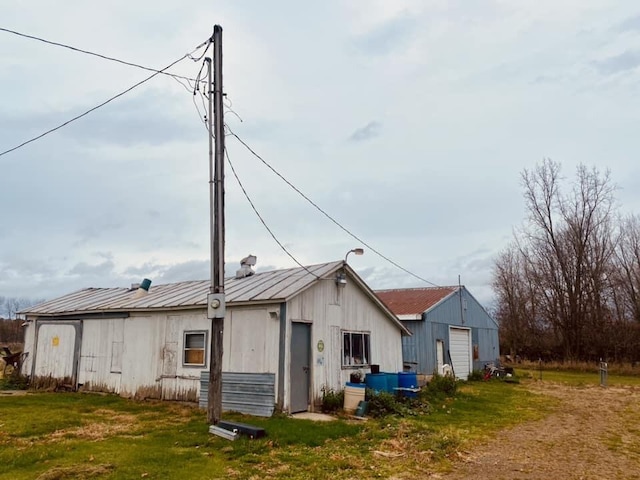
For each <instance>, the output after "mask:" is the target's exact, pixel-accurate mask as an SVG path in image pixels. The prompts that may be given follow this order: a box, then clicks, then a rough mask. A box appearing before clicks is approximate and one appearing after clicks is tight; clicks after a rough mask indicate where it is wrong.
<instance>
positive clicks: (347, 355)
mask: <svg viewBox="0 0 640 480" xmlns="http://www.w3.org/2000/svg"><path fill="white" fill-rule="evenodd" d="M369 352H370V349H369V334H368V333H364V332H342V365H343V366H345V367H360V366H365V365H369V364H370V363H371V358H370V355H369Z"/></svg>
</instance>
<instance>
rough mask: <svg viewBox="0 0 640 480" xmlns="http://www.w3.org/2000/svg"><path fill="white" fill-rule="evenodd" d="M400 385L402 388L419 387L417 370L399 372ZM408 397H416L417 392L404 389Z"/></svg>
mask: <svg viewBox="0 0 640 480" xmlns="http://www.w3.org/2000/svg"><path fill="white" fill-rule="evenodd" d="M398 386H399V387H400V388H418V375H416V373H415V372H398ZM404 395H405V396H406V397H415V396H416V395H417V393H416V392H407V391H404Z"/></svg>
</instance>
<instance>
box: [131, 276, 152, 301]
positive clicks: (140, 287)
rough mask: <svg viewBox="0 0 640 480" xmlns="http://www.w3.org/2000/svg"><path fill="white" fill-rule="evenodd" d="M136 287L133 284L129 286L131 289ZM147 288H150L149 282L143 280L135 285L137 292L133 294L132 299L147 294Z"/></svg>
mask: <svg viewBox="0 0 640 480" xmlns="http://www.w3.org/2000/svg"><path fill="white" fill-rule="evenodd" d="M134 285H136V284H135V283H132V284H131V288H133V287H134ZM149 288H151V280H149V279H148V278H145V279H144V280H142V282H141V283H139V284H137V290H136V291H135V293H134V294H133V298H141V297H144V296H145V295H147V294H148V293H149Z"/></svg>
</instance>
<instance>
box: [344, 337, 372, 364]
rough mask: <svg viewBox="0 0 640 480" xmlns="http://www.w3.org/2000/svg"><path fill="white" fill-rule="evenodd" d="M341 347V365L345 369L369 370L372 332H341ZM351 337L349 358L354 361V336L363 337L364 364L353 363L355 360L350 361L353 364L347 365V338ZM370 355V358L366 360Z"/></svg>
mask: <svg viewBox="0 0 640 480" xmlns="http://www.w3.org/2000/svg"><path fill="white" fill-rule="evenodd" d="M340 334H341V337H342V338H341V340H342V343H341V347H340V354H341V355H340V357H341V362H340V363H341V365H342V368H343V369H350V368H367V367H370V366H371V363H372V362H371V332H370V331H362V330H341V331H340ZM347 335H349V350H350V351H349V354H350V355H349V357H350V358H351V359H352V358H353V355H351V353H352V352H353V336H354V335H362V342H363V343H362V346H361V349H362V350H361V351H362V354H363V355H362V356H363V357H365V358H364V359H363V363H353V360H350V362H351V363H345V362H346V358H347V354H346V353H347V352H345V348H344V347H345V337H346V336H347ZM367 355H368V357H369V358H366V357H367Z"/></svg>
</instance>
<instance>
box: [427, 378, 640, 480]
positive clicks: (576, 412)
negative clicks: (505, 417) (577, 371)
mask: <svg viewBox="0 0 640 480" xmlns="http://www.w3.org/2000/svg"><path fill="white" fill-rule="evenodd" d="M529 388H531V390H533V391H535V392H539V393H543V394H545V395H550V396H553V397H556V398H558V399H559V400H560V405H559V407H557V408H556V409H555V410H554V412H553V413H551V414H550V415H549V416H548V417H546V418H544V419H543V420H539V421H536V422H532V423H526V424H522V425H520V426H517V427H515V428H512V429H509V430H505V431H503V432H501V434H499V436H498V437H497V438H496V439H494V440H492V441H490V442H488V443H485V444H483V445H479V446H477V447H474V448H473V449H471V450H470V451H468V452H463V455H462V457H461V460H460V461H459V462H456V463H455V465H454V470H453V471H452V472H450V473H449V474H443V475H434V476H433V477H432V478H442V479H446V480H453V479H491V480H497V479H545V480H546V479H585V480H586V479H589V480H591V479H640V388H637V387H635V388H632V387H609V388H601V387H570V386H566V385H559V384H551V383H544V382H541V383H532V384H530V387H529Z"/></svg>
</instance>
